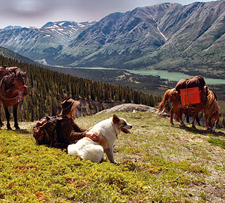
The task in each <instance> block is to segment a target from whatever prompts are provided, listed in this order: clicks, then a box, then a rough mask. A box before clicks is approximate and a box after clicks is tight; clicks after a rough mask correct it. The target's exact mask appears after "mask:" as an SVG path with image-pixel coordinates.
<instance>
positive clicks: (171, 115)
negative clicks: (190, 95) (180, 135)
mask: <svg viewBox="0 0 225 203" xmlns="http://www.w3.org/2000/svg"><path fill="white" fill-rule="evenodd" d="M173 114H174V106H173V107H172V108H171V110H170V123H171V125H174V123H173Z"/></svg>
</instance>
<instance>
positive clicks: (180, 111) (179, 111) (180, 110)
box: [176, 108, 185, 126]
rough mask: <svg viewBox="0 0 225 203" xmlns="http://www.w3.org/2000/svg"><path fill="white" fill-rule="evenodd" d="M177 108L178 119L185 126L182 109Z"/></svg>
mask: <svg viewBox="0 0 225 203" xmlns="http://www.w3.org/2000/svg"><path fill="white" fill-rule="evenodd" d="M176 110H177V113H176V114H177V117H178V120H179V121H180V124H181V126H185V124H184V122H183V120H182V114H183V111H182V109H180V108H177V109H176Z"/></svg>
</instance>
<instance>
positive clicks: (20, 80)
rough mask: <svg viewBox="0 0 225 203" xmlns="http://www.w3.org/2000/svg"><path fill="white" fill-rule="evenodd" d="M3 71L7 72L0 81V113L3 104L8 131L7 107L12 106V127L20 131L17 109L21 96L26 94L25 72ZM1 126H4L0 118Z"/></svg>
mask: <svg viewBox="0 0 225 203" xmlns="http://www.w3.org/2000/svg"><path fill="white" fill-rule="evenodd" d="M1 68H5V67H1ZM5 69H6V71H7V72H4V74H3V76H1V81H0V111H1V106H2V104H3V106H4V109H5V115H6V119H7V129H8V130H10V129H11V127H10V123H9V120H10V113H9V111H8V107H9V106H13V116H14V127H15V128H16V129H20V128H19V125H18V121H17V108H18V106H19V101H20V100H21V98H22V96H25V95H27V94H28V87H27V86H26V72H23V71H21V70H20V68H18V67H10V68H5ZM3 125H4V124H3V123H2V120H1V117H0V127H2V126H3Z"/></svg>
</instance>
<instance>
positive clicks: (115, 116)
mask: <svg viewBox="0 0 225 203" xmlns="http://www.w3.org/2000/svg"><path fill="white" fill-rule="evenodd" d="M119 121H120V119H119V117H118V116H117V115H116V114H113V123H118V122H119Z"/></svg>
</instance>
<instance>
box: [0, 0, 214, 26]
mask: <svg viewBox="0 0 225 203" xmlns="http://www.w3.org/2000/svg"><path fill="white" fill-rule="evenodd" d="M199 1H201V2H206V1H210V0H199ZM165 2H170V3H180V4H182V5H188V4H191V3H193V2H195V1H194V0H170V1H166V0H154V1H153V0H0V29H1V28H4V27H7V26H9V25H12V26H22V27H33V26H34V27H42V26H43V25H44V24H46V23H47V22H49V21H52V22H57V21H64V20H68V21H75V22H84V21H91V20H100V19H101V18H103V17H105V16H107V15H108V14H110V13H114V12H126V11H131V10H133V9H135V8H137V7H143V6H152V5H156V4H161V3H165Z"/></svg>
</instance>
